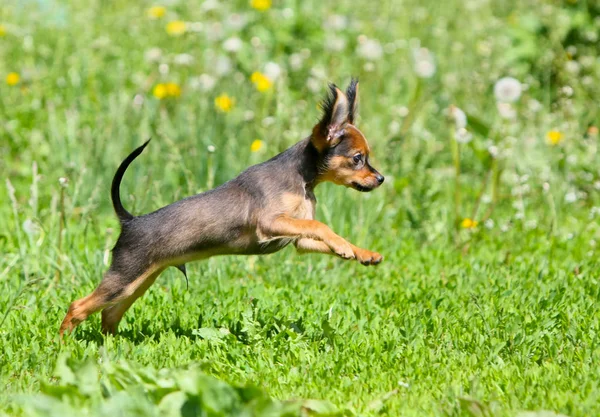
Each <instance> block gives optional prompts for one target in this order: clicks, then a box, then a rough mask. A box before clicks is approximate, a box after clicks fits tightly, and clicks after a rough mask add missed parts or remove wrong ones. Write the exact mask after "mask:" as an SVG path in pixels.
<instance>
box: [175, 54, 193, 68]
mask: <svg viewBox="0 0 600 417" xmlns="http://www.w3.org/2000/svg"><path fill="white" fill-rule="evenodd" d="M193 62H194V57H193V56H192V55H190V54H177V55H175V57H174V58H173V63H174V64H177V65H184V66H187V65H191V64H192V63H193Z"/></svg>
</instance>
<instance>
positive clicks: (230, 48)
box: [223, 37, 243, 52]
mask: <svg viewBox="0 0 600 417" xmlns="http://www.w3.org/2000/svg"><path fill="white" fill-rule="evenodd" d="M242 46H243V43H242V40H241V39H240V38H237V37H233V38H229V39H226V40H225V42H223V49H225V50H226V51H227V52H238V51H239V50H240V49H242Z"/></svg>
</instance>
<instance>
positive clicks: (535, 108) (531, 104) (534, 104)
mask: <svg viewBox="0 0 600 417" xmlns="http://www.w3.org/2000/svg"><path fill="white" fill-rule="evenodd" d="M527 107H528V108H529V110H530V111H532V112H533V113H537V112H539V111H540V110H541V109H542V103H540V102H539V101H537V100H536V99H534V98H532V99H531V100H529V101H528V102H527Z"/></svg>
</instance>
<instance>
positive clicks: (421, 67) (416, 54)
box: [412, 48, 436, 78]
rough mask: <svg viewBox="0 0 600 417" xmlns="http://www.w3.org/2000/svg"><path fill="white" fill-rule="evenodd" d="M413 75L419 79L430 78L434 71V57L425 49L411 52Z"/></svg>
mask: <svg viewBox="0 0 600 417" xmlns="http://www.w3.org/2000/svg"><path fill="white" fill-rule="evenodd" d="M412 54H413V60H414V69H415V73H416V74H417V76H418V77H420V78H431V77H433V76H434V74H435V71H436V66H435V57H434V56H433V53H432V52H431V51H430V50H429V49H427V48H414V49H413V50H412Z"/></svg>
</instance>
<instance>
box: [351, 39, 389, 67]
mask: <svg viewBox="0 0 600 417" xmlns="http://www.w3.org/2000/svg"><path fill="white" fill-rule="evenodd" d="M358 42H359V44H358V47H357V48H356V53H357V54H358V56H359V57H361V58H363V59H366V60H367V61H377V60H379V59H381V57H382V56H383V47H382V46H381V43H380V42H379V41H378V40H377V39H369V38H367V37H362V36H360V37H359V41H358Z"/></svg>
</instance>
